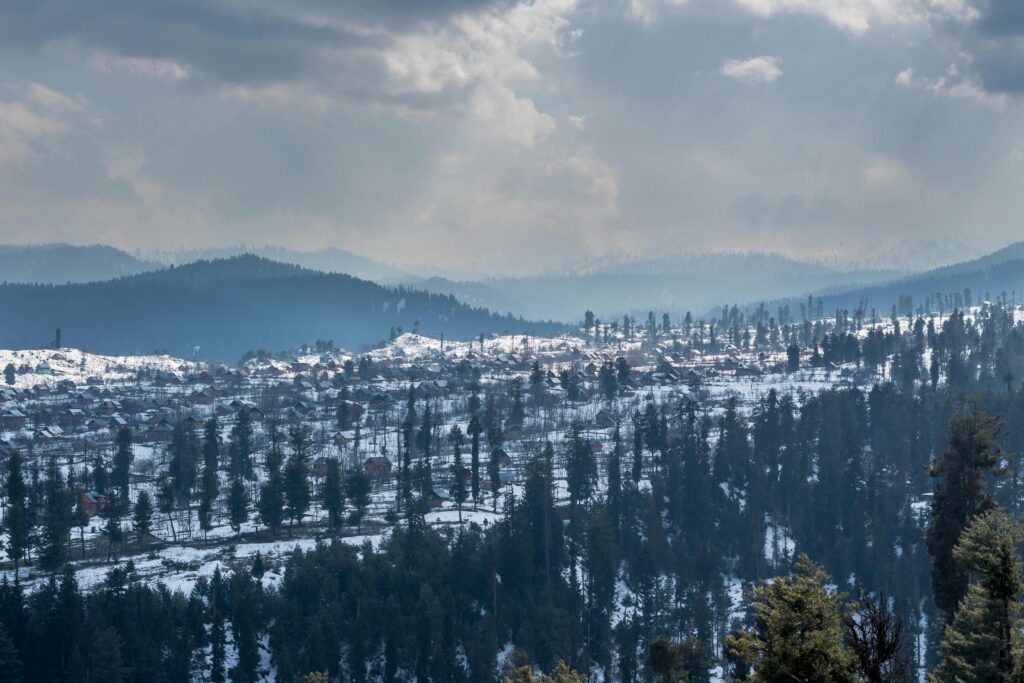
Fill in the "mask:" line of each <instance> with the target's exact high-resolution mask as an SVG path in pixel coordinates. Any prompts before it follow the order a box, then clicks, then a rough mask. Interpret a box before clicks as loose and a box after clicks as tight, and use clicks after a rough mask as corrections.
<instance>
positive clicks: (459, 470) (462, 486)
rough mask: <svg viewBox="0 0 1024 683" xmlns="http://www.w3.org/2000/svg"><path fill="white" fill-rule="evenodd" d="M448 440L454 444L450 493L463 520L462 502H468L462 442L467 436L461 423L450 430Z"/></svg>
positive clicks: (460, 518)
mask: <svg viewBox="0 0 1024 683" xmlns="http://www.w3.org/2000/svg"><path fill="white" fill-rule="evenodd" d="M448 441H449V442H451V444H452V460H453V462H452V486H451V490H450V494H451V497H452V500H454V501H455V505H456V507H457V508H458V510H459V522H460V523H461V522H462V504H463V503H465V502H466V468H465V467H464V466H463V465H462V444H463V442H464V441H465V438H464V437H463V435H462V429H461V428H459V425H457V424H456V425H452V428H451V431H449V432H448Z"/></svg>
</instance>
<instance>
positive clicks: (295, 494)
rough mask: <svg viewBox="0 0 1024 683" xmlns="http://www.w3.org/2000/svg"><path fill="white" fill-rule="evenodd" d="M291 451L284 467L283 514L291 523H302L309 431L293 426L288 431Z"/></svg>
mask: <svg viewBox="0 0 1024 683" xmlns="http://www.w3.org/2000/svg"><path fill="white" fill-rule="evenodd" d="M288 436H289V440H290V441H291V446H292V452H291V454H290V455H289V456H288V462H287V463H286V464H285V467H284V500H285V515H286V516H287V517H288V519H290V520H291V521H292V523H298V524H299V525H301V524H302V518H303V517H304V516H305V515H306V512H307V511H308V510H309V499H310V490H309V433H308V432H307V431H306V429H305V428H304V427H301V426H300V427H295V428H293V429H292V430H291V431H289V433H288Z"/></svg>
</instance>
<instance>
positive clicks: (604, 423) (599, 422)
mask: <svg viewBox="0 0 1024 683" xmlns="http://www.w3.org/2000/svg"><path fill="white" fill-rule="evenodd" d="M614 426H615V419H614V418H613V417H612V416H611V415H609V414H608V411H607V410H599V411H598V413H597V415H595V416H594V427H595V428H596V429H611V428H612V427H614Z"/></svg>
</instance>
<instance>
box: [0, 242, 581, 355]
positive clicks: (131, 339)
mask: <svg viewBox="0 0 1024 683" xmlns="http://www.w3.org/2000/svg"><path fill="white" fill-rule="evenodd" d="M0 308H2V309H3V311H4V325H3V326H2V327H0V347H4V348H35V347H37V346H39V345H41V344H44V343H46V342H47V341H49V340H50V339H51V338H52V335H53V330H54V329H56V328H61V329H62V330H63V331H64V337H65V339H66V340H67V341H68V342H69V343H73V344H74V345H75V346H77V347H79V348H84V349H89V350H92V351H98V352H102V353H108V354H118V353H121V354H124V353H151V352H153V351H154V350H161V351H164V352H169V353H173V354H175V355H178V356H183V357H197V358H202V359H213V360H220V361H232V362H233V361H235V360H237V359H238V358H239V357H240V356H241V355H242V354H243V353H245V352H246V351H248V350H250V349H256V348H266V349H286V348H295V347H297V346H299V345H300V344H303V343H308V342H312V341H313V340H314V339H333V340H334V341H335V342H337V343H338V344H340V345H343V346H345V347H348V348H356V349H358V348H365V347H367V346H370V345H373V344H377V343H379V342H381V341H384V340H387V339H388V335H389V333H391V331H392V330H394V329H395V328H396V327H404V328H405V329H410V330H411V329H414V328H419V329H422V330H423V331H424V332H429V333H431V334H435V335H440V334H446V335H447V336H448V337H449V338H450V339H460V338H461V339H471V338H473V337H475V336H477V335H478V334H480V333H485V332H486V333H490V332H502V331H512V332H516V333H521V332H524V331H533V332H536V333H541V334H544V333H550V332H556V331H560V330H562V329H564V326H562V325H559V324H555V323H544V322H528V321H525V320H523V319H521V318H515V317H512V316H501V315H496V314H493V313H490V312H488V311H486V310H483V309H479V308H472V307H469V306H466V305H465V304H462V303H460V302H459V301H457V300H456V299H455V298H454V297H451V296H441V295H436V294H428V293H426V292H422V291H417V290H415V289H410V288H404V287H383V286H381V285H378V284H376V283H373V282H369V281H367V280H360V279H358V278H354V277H351V276H349V275H342V274H337V273H320V272H316V271H311V270H306V269H303V268H300V267H298V266H292V265H287V264H282V263H277V262H274V261H269V260H267V259H262V258H259V257H256V256H250V255H244V256H238V257H233V258H229V259H222V260H217V261H197V262H194V263H190V264H187V265H184V266H172V267H169V268H166V269H163V270H158V271H154V272H148V273H141V274H138V275H133V276H130V277H124V278H118V279H114V280H108V281H104V282H89V283H78V284H66V285H26V284H3V285H0Z"/></svg>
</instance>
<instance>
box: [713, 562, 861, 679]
mask: <svg viewBox="0 0 1024 683" xmlns="http://www.w3.org/2000/svg"><path fill="white" fill-rule="evenodd" d="M827 578H828V577H827V576H826V575H825V572H824V571H823V570H822V569H821V568H820V567H818V566H817V565H815V564H813V563H812V562H811V561H810V560H809V559H808V558H807V557H806V556H805V555H801V556H800V557H798V558H797V560H796V563H795V565H794V573H793V574H792V575H790V576H787V577H780V578H777V579H775V580H773V581H771V582H770V583H765V584H762V585H760V586H758V587H757V588H756V589H755V591H754V597H753V607H754V614H755V616H756V621H755V626H754V628H753V629H750V630H744V631H741V632H740V633H739V634H738V635H736V636H730V637H729V639H728V645H729V648H730V650H731V651H733V652H734V653H735V654H736V655H737V656H739V657H741V658H742V659H743V660H745V661H746V662H748V663H749V664H750V665H751V667H752V668H753V671H752V673H751V674H750V677H749V678H748V679H747V680H748V681H751V683H792V682H793V681H801V682H802V683H852V682H853V681H854V680H855V677H854V673H853V672H854V663H853V659H852V656H851V655H850V653H849V651H848V650H847V649H846V648H845V647H844V646H843V627H842V617H841V606H842V604H843V600H844V596H843V595H842V594H838V593H835V592H830V591H829V590H828V589H826V588H825V583H826V580H827Z"/></svg>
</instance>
